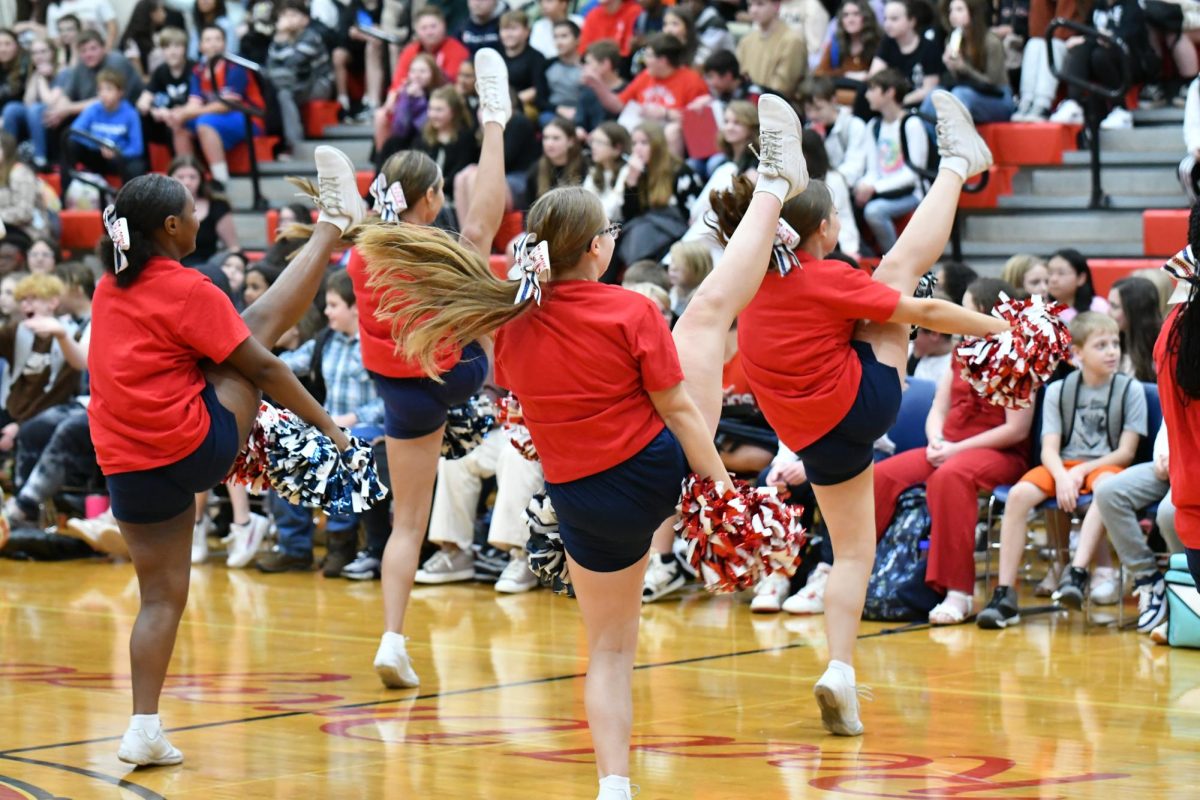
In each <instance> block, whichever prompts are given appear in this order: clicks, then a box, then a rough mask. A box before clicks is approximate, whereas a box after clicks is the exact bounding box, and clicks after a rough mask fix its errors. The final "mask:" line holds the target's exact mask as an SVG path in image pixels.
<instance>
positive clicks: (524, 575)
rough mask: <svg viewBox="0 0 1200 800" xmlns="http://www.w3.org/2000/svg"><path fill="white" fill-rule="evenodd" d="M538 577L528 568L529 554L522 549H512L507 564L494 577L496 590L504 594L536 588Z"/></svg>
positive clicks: (519, 592) (518, 592)
mask: <svg viewBox="0 0 1200 800" xmlns="http://www.w3.org/2000/svg"><path fill="white" fill-rule="evenodd" d="M537 586H538V577H537V575H534V574H533V570H531V569H530V568H529V556H528V555H526V554H525V551H524V550H513V551H512V553H511V554H510V555H509V558H508V566H507V567H505V568H504V571H503V572H501V573H500V577H499V578H497V579H496V591H497V592H503V593H504V594H521V593H522V592H528V591H529V590H530V589H536V588H537Z"/></svg>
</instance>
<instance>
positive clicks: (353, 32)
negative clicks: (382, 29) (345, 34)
mask: <svg viewBox="0 0 1200 800" xmlns="http://www.w3.org/2000/svg"><path fill="white" fill-rule="evenodd" d="M350 38H351V39H353V40H354V41H356V42H369V41H371V37H370V36H367V35H366V34H365V33H363V32H362V31H360V30H359V29H358V26H357V25H351V26H350Z"/></svg>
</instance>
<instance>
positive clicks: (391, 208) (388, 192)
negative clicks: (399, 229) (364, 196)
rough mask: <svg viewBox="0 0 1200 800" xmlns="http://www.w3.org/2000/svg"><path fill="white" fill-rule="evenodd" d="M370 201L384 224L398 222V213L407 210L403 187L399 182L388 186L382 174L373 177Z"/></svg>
mask: <svg viewBox="0 0 1200 800" xmlns="http://www.w3.org/2000/svg"><path fill="white" fill-rule="evenodd" d="M371 199H372V200H374V201H375V202H374V203H373V204H372V207H373V208H374V209H375V210H376V211H378V212H379V217H380V219H382V220H383V221H384V222H399V221H400V212H401V211H404V210H405V209H406V208H408V200H407V199H406V198H405V197H404V187H403V186H401V185H400V182H399V181H396V182H395V183H393V184H388V182H387V178H385V177H384V175H383V173H382V172H381V173H379V174H378V175H376V176H375V181H374V182H373V183H372V184H371Z"/></svg>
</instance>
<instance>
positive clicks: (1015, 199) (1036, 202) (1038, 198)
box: [998, 184, 1188, 211]
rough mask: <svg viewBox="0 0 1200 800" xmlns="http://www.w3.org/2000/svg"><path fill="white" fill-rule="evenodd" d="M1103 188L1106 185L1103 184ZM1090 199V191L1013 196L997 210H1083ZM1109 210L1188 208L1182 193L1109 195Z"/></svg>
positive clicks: (1003, 200) (1007, 198) (1005, 197)
mask: <svg viewBox="0 0 1200 800" xmlns="http://www.w3.org/2000/svg"><path fill="white" fill-rule="evenodd" d="M1101 188H1104V187H1103V184H1101ZM1090 200H1091V194H1090V192H1089V193H1088V194H1080V195H1059V196H1047V195H1036V194H1010V195H1006V196H1004V197H1001V198H1000V199H999V205H998V208H1000V209H1002V210H1011V211H1082V210H1084V209H1086V208H1087V207H1088V203H1089V202H1090ZM1108 200H1109V203H1108V208H1110V209H1133V210H1138V211H1141V210H1143V209H1147V208H1187V207H1188V203H1187V198H1186V197H1184V195H1183V193H1182V192H1180V193H1179V194H1170V195H1109V196H1108Z"/></svg>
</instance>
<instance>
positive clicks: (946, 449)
mask: <svg viewBox="0 0 1200 800" xmlns="http://www.w3.org/2000/svg"><path fill="white" fill-rule="evenodd" d="M962 450H963V448H962V445H961V444H960V443H959V442H941V443H940V445H939V447H938V450H937V453H936V454H935V457H934V458H931V459H929V463H930V464H931V465H933V466H935V467H940V466H942V465H943V464H945V463H946V462H947V461H949V460H950V458H951V457H953V456H955V455H957V454H958V453H961V452H962Z"/></svg>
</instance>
